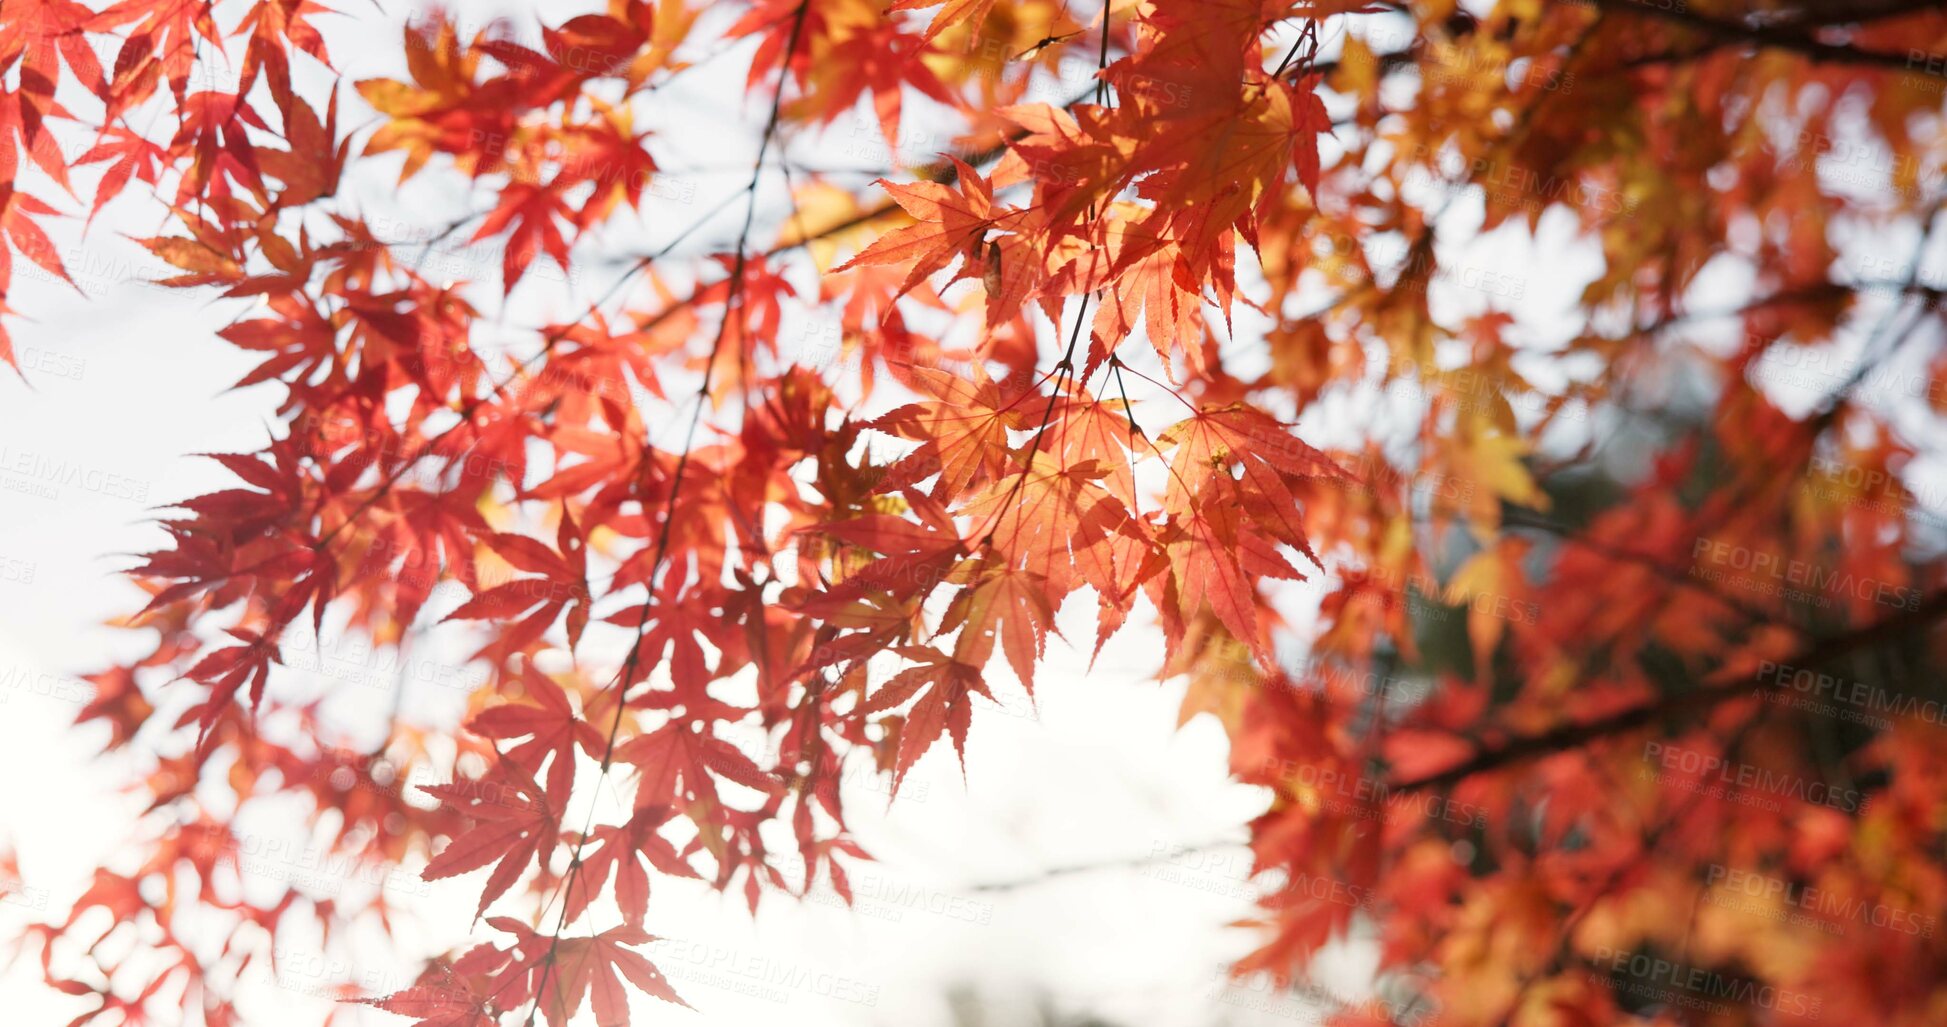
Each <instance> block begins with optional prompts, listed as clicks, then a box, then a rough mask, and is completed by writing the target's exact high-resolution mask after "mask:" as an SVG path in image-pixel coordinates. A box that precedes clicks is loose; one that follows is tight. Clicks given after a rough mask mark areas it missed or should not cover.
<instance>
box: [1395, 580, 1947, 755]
mask: <svg viewBox="0 0 1947 1027" xmlns="http://www.w3.org/2000/svg"><path fill="white" fill-rule="evenodd" d="M1943 616H1947V591H1941V592H1936V593H1934V594H1933V595H1931V596H1928V597H1927V598H1926V599H1925V600H1924V601H1923V602H1921V603H1920V605H1919V606H1917V607H1915V608H1913V609H1911V610H1908V611H1906V612H1905V613H1901V614H1897V615H1895V616H1892V617H1888V618H1886V619H1885V620H1881V621H1878V622H1876V623H1873V624H1869V625H1867V626H1865V627H1863V628H1859V629H1858V630H1855V631H1849V632H1846V633H1844V634H1840V635H1834V636H1832V637H1830V638H1826V639H1823V640H1820V641H1817V642H1814V643H1812V644H1811V645H1809V646H1806V647H1805V648H1804V649H1802V650H1800V651H1799V653H1798V654H1797V655H1795V656H1793V657H1791V658H1790V660H1789V661H1787V662H1790V663H1792V664H1795V665H1797V666H1802V667H1807V668H1815V667H1819V666H1823V665H1825V664H1828V663H1830V662H1832V661H1833V660H1835V659H1837V658H1839V657H1841V656H1844V655H1846V654H1848V653H1851V652H1855V651H1857V650H1860V649H1864V648H1867V647H1869V646H1873V645H1877V644H1879V643H1881V642H1884V641H1886V640H1888V639H1893V638H1899V637H1902V636H1904V635H1906V634H1908V633H1910V632H1915V631H1921V630H1924V629H1926V628H1928V627H1929V626H1930V625H1932V624H1933V622H1934V621H1936V620H1938V619H1939V618H1941V617H1943ZM1775 687H1780V686H1778V685H1777V684H1776V683H1767V682H1766V681H1765V680H1764V678H1763V676H1762V675H1759V674H1753V675H1751V676H1749V677H1746V678H1743V679H1740V680H1738V681H1736V682H1734V683H1732V684H1728V685H1718V686H1715V687H1711V688H1702V689H1698V690H1696V691H1693V692H1686V693H1683V694H1681V695H1673V696H1668V697H1665V698H1662V699H1658V700H1656V701H1654V702H1650V703H1646V704H1644V705H1642V706H1636V707H1633V708H1630V709H1627V710H1623V711H1622V712H1620V713H1614V714H1610V715H1609V716H1606V717H1599V718H1597V719H1595V720H1589V721H1583V722H1581V723H1577V724H1564V725H1561V726H1559V727H1554V728H1550V729H1549V730H1547V731H1543V732H1540V733H1538V734H1526V735H1523V734H1511V733H1506V732H1502V731H1493V730H1490V731H1489V732H1487V733H1486V736H1485V737H1484V738H1482V739H1481V741H1480V742H1478V743H1477V744H1476V747H1475V752H1474V755H1472V756H1469V757H1467V758H1466V759H1464V760H1461V761H1460V762H1459V763H1456V764H1454V765H1453V766H1450V767H1448V768H1446V769H1445V770H1439V771H1435V772H1433V773H1431V774H1425V775H1422V776H1420V777H1415V778H1408V779H1406V780H1404V781H1397V782H1394V783H1393V784H1392V785H1391V790H1392V791H1395V792H1417V791H1425V790H1428V789H1438V788H1445V787H1448V786H1450V785H1454V784H1457V783H1459V782H1460V781H1464V780H1466V779H1467V778H1470V777H1473V776H1474V775H1476V774H1484V773H1487V772H1489V771H1493V770H1500V769H1503V768H1505V767H1509V766H1512V765H1514V764H1516V763H1521V762H1523V761H1526V760H1530V759H1536V758H1539V757H1542V756H1549V755H1552V754H1554V753H1558V752H1564V751H1567V750H1569V749H1574V748H1577V747H1579V746H1582V745H1586V744H1588V743H1590V742H1594V741H1600V740H1601V739H1604V738H1608V737H1611V736H1614V735H1621V734H1626V733H1628V732H1630V731H1635V730H1638V729H1640V728H1644V727H1648V726H1650V725H1652V724H1657V723H1660V722H1663V721H1666V720H1671V719H1675V718H1679V717H1684V716H1688V715H1693V714H1697V713H1702V712H1704V711H1707V710H1710V709H1712V708H1714V707H1716V706H1717V705H1718V704H1720V703H1724V702H1728V701H1730V700H1732V699H1737V698H1740V697H1744V696H1748V695H1750V694H1751V691H1752V690H1753V689H1765V688H1775Z"/></svg>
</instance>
